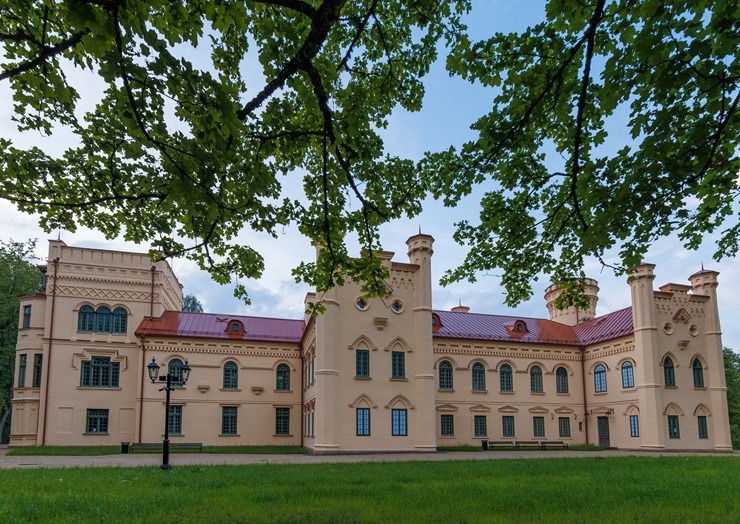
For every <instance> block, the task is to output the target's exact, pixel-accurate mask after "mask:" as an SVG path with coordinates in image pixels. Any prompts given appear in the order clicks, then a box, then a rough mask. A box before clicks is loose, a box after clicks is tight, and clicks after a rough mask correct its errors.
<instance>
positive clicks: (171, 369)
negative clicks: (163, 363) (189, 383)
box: [167, 358, 182, 407]
mask: <svg viewBox="0 0 740 524" xmlns="http://www.w3.org/2000/svg"><path fill="white" fill-rule="evenodd" d="M167 373H168V374H169V375H170V377H171V379H170V383H171V384H172V386H174V387H182V360H180V359H179V358H173V359H172V360H170V362H169V364H167ZM170 407H172V406H170Z"/></svg>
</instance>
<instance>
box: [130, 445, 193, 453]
mask: <svg viewBox="0 0 740 524" xmlns="http://www.w3.org/2000/svg"><path fill="white" fill-rule="evenodd" d="M162 445H163V444H162V442H134V443H132V444H131V446H130V448H129V449H130V450H131V452H132V453H135V452H136V450H137V449H142V450H143V449H162ZM170 449H171V450H173V449H186V450H192V451H196V450H197V451H203V443H202V442H170Z"/></svg>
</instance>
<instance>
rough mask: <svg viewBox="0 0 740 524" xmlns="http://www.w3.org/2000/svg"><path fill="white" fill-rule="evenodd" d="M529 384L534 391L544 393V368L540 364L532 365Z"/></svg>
mask: <svg viewBox="0 0 740 524" xmlns="http://www.w3.org/2000/svg"><path fill="white" fill-rule="evenodd" d="M529 386H530V390H531V391H532V392H533V393H542V391H543V388H542V369H541V368H540V367H539V366H532V369H530V370H529Z"/></svg>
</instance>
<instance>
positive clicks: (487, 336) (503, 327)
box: [434, 310, 579, 346]
mask: <svg viewBox="0 0 740 524" xmlns="http://www.w3.org/2000/svg"><path fill="white" fill-rule="evenodd" d="M434 312H435V313H437V315H439V318H440V320H441V323H442V327H441V328H439V329H438V330H437V331H436V332H435V333H434V336H435V337H444V338H467V339H477V340H501V341H506V342H510V341H517V342H527V343H535V344H565V345H568V346H577V345H579V343H578V338H577V337H576V335H575V333H574V332H573V328H572V327H570V326H566V325H565V324H560V323H558V322H553V321H552V320H545V319H542V318H526V317H511V316H504V315H483V314H480V313H453V312H452V311H438V310H435V311H434ZM517 320H521V321H523V322H524V323H525V324H526V330H525V331H516V330H515V328H514V325H515V323H516V321H517Z"/></svg>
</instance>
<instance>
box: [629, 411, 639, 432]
mask: <svg viewBox="0 0 740 524" xmlns="http://www.w3.org/2000/svg"><path fill="white" fill-rule="evenodd" d="M639 436H640V421H639V420H638V418H637V415H630V437H639Z"/></svg>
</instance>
